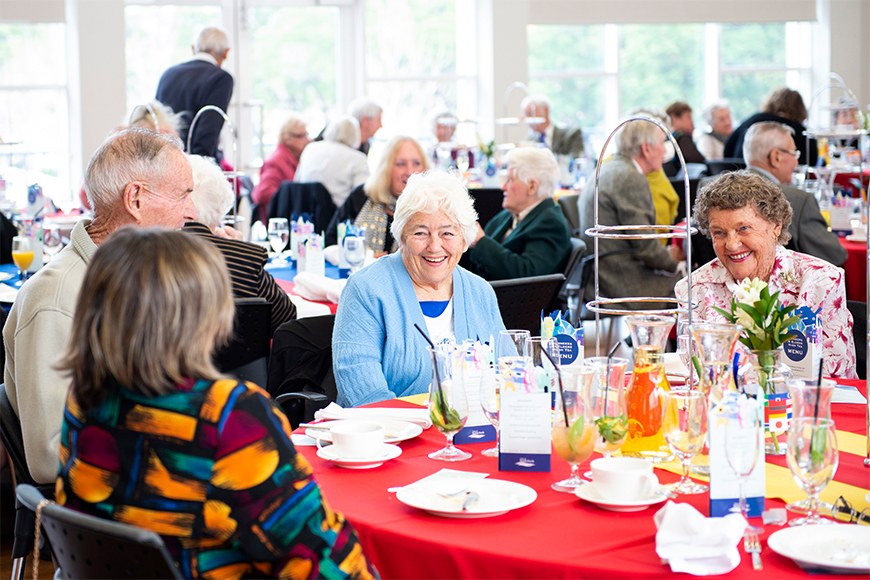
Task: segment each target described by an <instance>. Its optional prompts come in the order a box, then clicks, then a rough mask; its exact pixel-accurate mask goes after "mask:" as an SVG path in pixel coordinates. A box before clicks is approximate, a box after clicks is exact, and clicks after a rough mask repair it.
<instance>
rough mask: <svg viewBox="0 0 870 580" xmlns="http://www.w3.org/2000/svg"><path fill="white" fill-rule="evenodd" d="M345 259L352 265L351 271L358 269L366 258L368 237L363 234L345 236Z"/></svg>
mask: <svg viewBox="0 0 870 580" xmlns="http://www.w3.org/2000/svg"><path fill="white" fill-rule="evenodd" d="M342 244H344V259H345V260H347V263H348V265H350V273H351V274H353V273H354V272H356V271H358V270H359V269H360V268H361V267H362V265H363V262H365V259H366V239H365V238H364V237H361V236H344V240H343V241H342Z"/></svg>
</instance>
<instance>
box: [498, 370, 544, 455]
mask: <svg viewBox="0 0 870 580" xmlns="http://www.w3.org/2000/svg"><path fill="white" fill-rule="evenodd" d="M516 366H521V364H517V365H516ZM515 371H516V372H513V373H512V377H511V379H512V380H507V381H505V383H504V386H503V387H502V392H501V394H500V399H499V413H498V416H499V418H498V421H499V431H500V433H501V436H500V438H499V445H498V447H499V449H498V469H499V471H550V429H551V423H552V410H551V405H550V393H548V392H546V391H544V390H538V389H534V388H530V387H531V385H533V384H534V383H533V382H532V381H523V380H522V377H523V376H527V375H529V374H532V373H525V369H515Z"/></svg>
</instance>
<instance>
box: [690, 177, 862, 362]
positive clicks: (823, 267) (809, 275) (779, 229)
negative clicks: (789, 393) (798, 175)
mask: <svg viewBox="0 0 870 580" xmlns="http://www.w3.org/2000/svg"><path fill="white" fill-rule="evenodd" d="M694 217H695V222H696V224H697V226H698V229H699V230H701V232H702V233H703V234H704V235H706V236H707V237H708V238H710V239H712V240H713V249H714V250H715V251H716V259H715V260H713V261H711V262H710V263H708V264H707V265H705V266H703V267H702V268H700V269H698V270H696V271H695V272H693V273H692V301H693V302H697V303H698V305H699V306H698V309H697V310H696V312H697V313H698V315H699V317H700V318H701V319H702V320H707V321H711V322H724V320H725V319H724V317H723V316H722V315H721V314H719V313H718V312H716V310H715V309H714V308H713V307H714V306H715V307H718V308H722V309H723V310H726V311H729V312H730V311H731V299H732V297H733V294H734V290H735V288H736V287H737V284H739V283H740V282H742V281H743V280H746V279H747V278H748V279H750V280H753V279H756V278H757V279H759V280H761V281H762V282H766V283H767V284H768V286H769V288H770V293H771V294H773V293H774V292H781V294H780V300H781V301H782V303H783V304H784V305H786V306H789V305H792V304H795V305H798V306H808V307H809V308H811V309H812V310H813V312H819V318H820V320H821V325H822V353H823V356H824V361H825V362H824V368H823V369H822V372H823V373H824V376H826V377H834V378H843V379H856V378H858V376H857V374H856V372H855V344H854V341H853V339H852V315H851V314H850V313H849V310H848V309H847V308H846V287H845V277H844V273H843V270H842V269H840V268H837V267H836V266H834V265H832V264H829V263H828V262H825V261H824V260H821V259H819V258H814V257H812V256H808V255H806V254H800V253H798V252H793V251H791V250H786V249H785V248H784V247H783V246H784V244H786V243H788V241H789V238H790V237H791V234H789V233H788V226H789V224H790V223H791V219H792V208H791V205H790V204H789V203H788V200H787V199H786V198H785V195H783V193H782V191H780V189H779V188H778V187H777V186H776V185H775V184H773V183H771V182H770V181H768V180H766V179H764V178H763V177H761V176H760V175H756V174H753V173H751V172H749V171H738V172H734V173H724V174H722V175H721V176H719V177H718V178H717V179H716V180H715V181H713V182H711V183H710V184H708V185H707V186H705V187H704V188H703V189H701V191H700V192H698V197H697V199H696V201H695V216H694ZM686 288H687V282H686V279H685V278H684V279H683V280H681V281H680V282H679V283H677V286H676V293H677V297H678V298H682V299H685V298H686Z"/></svg>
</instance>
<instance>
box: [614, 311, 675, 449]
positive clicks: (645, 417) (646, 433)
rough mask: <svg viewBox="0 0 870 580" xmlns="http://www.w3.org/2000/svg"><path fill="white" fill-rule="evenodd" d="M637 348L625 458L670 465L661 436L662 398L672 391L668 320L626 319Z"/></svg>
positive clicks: (671, 322) (628, 399) (628, 403)
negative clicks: (667, 351) (667, 350)
mask: <svg viewBox="0 0 870 580" xmlns="http://www.w3.org/2000/svg"><path fill="white" fill-rule="evenodd" d="M625 322H626V324H628V328H629V330H631V340H632V345H633V347H634V370H633V371H632V373H631V381H630V382H629V385H628V391H627V394H626V397H625V399H626V406H627V407H628V440H627V441H626V442H625V444H624V445H623V446H622V454H623V455H628V456H631V457H643V458H645V459H649V460H651V461H654V462H659V461H668V460H670V459H671V457H672V455H671V452H670V451H669V450H668V447H667V445H666V444H665V440H664V437H663V436H662V394H663V393H664V392H665V391H667V390H670V385H669V384H668V379H667V376H666V374H665V362H664V356H663V355H664V350H665V343H666V342H667V340H668V334H669V333H670V331H671V328H672V327H673V326H674V319H673V318H672V317H669V316H627V317H626V318H625Z"/></svg>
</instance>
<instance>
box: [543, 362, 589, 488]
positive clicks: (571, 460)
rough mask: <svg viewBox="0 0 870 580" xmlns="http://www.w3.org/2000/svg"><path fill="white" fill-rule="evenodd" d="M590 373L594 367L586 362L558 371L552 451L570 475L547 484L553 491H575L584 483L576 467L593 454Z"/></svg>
mask: <svg viewBox="0 0 870 580" xmlns="http://www.w3.org/2000/svg"><path fill="white" fill-rule="evenodd" d="M593 375H594V371H593V369H592V368H591V367H588V366H585V365H581V366H571V367H565V368H563V369H560V370H559V377H560V378H561V385H560V387H559V388H558V390H557V391H556V406H555V409H554V411H553V428H552V439H553V450H554V451H555V452H556V455H558V456H559V457H561V458H562V459H564V460H565V461H567V462H568V464H569V465H570V466H571V476H570V477H568V478H567V479H563V480H562V481H557V482H556V483H554V484H552V485H551V486H550V487H552V488H553V489H554V490H556V491H561V492H565V493H574V490H575V489H576V488H577V487H578V486H580V485H583V484H585V483H586V480H585V479H582V478H581V477H580V474H579V473H578V469H579V464H580V463H583V462H584V461H586V460H587V459H589V458H590V457H591V456H592V451H593V450H594V449H595V436H596V435H597V433H598V429H597V428H596V427H595V423H594V422H593V421H592V407H591V405H590V404H589V386H590V385H591V383H592V377H593Z"/></svg>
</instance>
